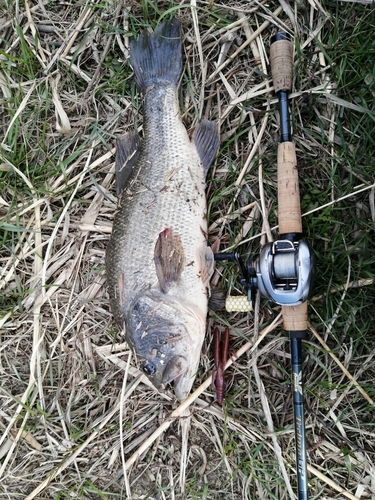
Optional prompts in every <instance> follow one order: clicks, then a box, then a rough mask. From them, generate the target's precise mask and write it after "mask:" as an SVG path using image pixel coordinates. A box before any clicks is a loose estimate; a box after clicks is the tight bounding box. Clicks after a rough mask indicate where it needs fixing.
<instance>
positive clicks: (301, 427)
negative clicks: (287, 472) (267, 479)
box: [290, 332, 309, 500]
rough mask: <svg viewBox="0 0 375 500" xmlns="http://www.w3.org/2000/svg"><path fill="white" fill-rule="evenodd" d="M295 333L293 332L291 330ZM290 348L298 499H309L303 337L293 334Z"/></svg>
mask: <svg viewBox="0 0 375 500" xmlns="http://www.w3.org/2000/svg"><path fill="white" fill-rule="evenodd" d="M290 333H293V332H290ZM290 348H291V355H292V374H293V409H294V429H295V438H296V462H297V488H298V500H308V498H309V494H308V483H307V464H306V439H305V415H304V408H303V380H302V342H301V338H298V337H297V338H296V337H293V335H291V337H290Z"/></svg>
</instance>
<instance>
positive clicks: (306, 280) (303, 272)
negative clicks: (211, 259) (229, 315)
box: [215, 239, 313, 312]
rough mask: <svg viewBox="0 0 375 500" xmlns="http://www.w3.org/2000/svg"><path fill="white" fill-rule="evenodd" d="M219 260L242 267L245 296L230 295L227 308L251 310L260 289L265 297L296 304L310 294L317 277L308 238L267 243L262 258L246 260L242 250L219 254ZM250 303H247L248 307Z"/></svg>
mask: <svg viewBox="0 0 375 500" xmlns="http://www.w3.org/2000/svg"><path fill="white" fill-rule="evenodd" d="M215 260H217V261H221V260H232V261H235V262H237V264H238V266H239V268H240V270H241V279H240V283H241V285H242V286H243V287H244V288H245V289H246V291H247V297H246V301H247V302H248V304H246V303H245V301H244V299H245V297H243V296H242V297H241V296H239V297H235V296H230V297H227V300H226V309H227V310H228V311H230V312H232V311H246V310H247V311H249V310H251V309H252V303H253V302H254V300H255V293H256V290H257V289H259V291H260V293H261V295H262V297H265V298H268V299H270V300H272V301H273V302H275V303H276V304H279V305H282V306H296V305H299V304H302V303H303V302H305V301H306V300H307V298H308V296H309V293H310V290H311V285H312V277H313V255H312V252H311V250H310V247H309V245H308V244H307V243H306V241H305V240H299V241H290V240H287V239H285V240H277V241H274V242H272V243H267V244H266V245H265V246H264V247H263V249H262V251H261V253H260V255H259V257H258V258H256V259H252V258H250V259H249V260H248V261H247V262H246V263H245V264H244V263H243V261H242V260H241V257H240V255H239V253H238V252H231V253H220V254H215ZM246 305H247V307H246Z"/></svg>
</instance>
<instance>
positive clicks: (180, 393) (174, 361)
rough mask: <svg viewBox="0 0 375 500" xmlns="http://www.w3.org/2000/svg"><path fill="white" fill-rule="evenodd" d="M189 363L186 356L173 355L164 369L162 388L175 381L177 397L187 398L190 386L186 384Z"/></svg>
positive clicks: (180, 398)
mask: <svg viewBox="0 0 375 500" xmlns="http://www.w3.org/2000/svg"><path fill="white" fill-rule="evenodd" d="M188 370H189V364H188V361H187V359H186V358H185V357H184V356H173V357H172V358H171V359H170V360H169V361H168V363H167V364H166V366H165V368H164V370H163V377H162V381H161V384H160V388H161V389H163V390H164V389H165V388H166V386H167V385H168V384H171V383H172V382H173V383H174V390H175V394H176V397H177V398H178V399H179V400H180V401H182V400H184V399H186V398H187V396H188V393H189V391H190V387H187V386H186V376H185V375H186V374H187V372H188Z"/></svg>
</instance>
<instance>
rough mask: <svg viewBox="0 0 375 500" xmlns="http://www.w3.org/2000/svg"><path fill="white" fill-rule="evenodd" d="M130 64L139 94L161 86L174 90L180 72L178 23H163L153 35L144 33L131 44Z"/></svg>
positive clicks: (180, 58) (179, 28) (175, 20)
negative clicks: (158, 85) (168, 86)
mask: <svg viewBox="0 0 375 500" xmlns="http://www.w3.org/2000/svg"><path fill="white" fill-rule="evenodd" d="M130 63H131V65H132V66H133V69H134V76H135V81H136V84H137V86H138V88H139V89H140V90H141V92H142V93H145V91H146V89H147V88H148V87H150V86H152V85H155V84H160V83H166V84H170V85H173V86H176V87H177V84H178V81H179V79H180V75H181V71H182V53H181V26H180V22H179V21H178V20H177V19H173V20H172V21H165V22H164V23H162V24H160V25H159V26H158V27H157V28H156V29H155V32H154V33H152V34H151V33H149V32H148V31H144V32H143V33H142V34H141V35H139V37H138V38H137V40H131V41H130Z"/></svg>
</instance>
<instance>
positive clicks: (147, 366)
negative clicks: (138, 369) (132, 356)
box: [142, 361, 156, 375]
mask: <svg viewBox="0 0 375 500" xmlns="http://www.w3.org/2000/svg"><path fill="white" fill-rule="evenodd" d="M142 370H143V371H144V372H145V374H146V375H152V374H153V373H155V372H156V367H155V365H154V364H153V363H150V361H145V362H144V363H143V364H142Z"/></svg>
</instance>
